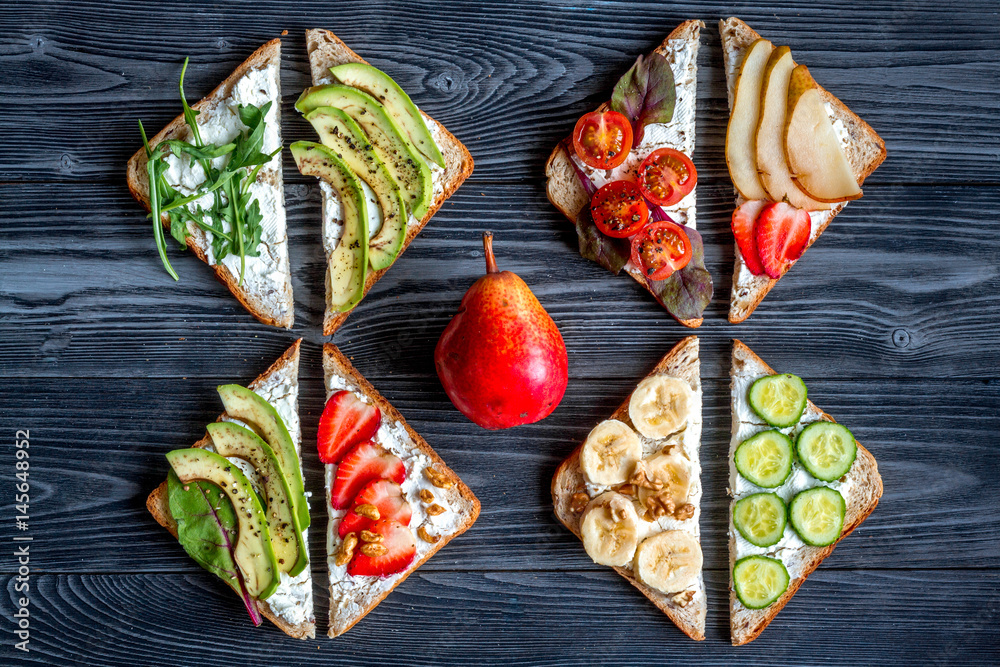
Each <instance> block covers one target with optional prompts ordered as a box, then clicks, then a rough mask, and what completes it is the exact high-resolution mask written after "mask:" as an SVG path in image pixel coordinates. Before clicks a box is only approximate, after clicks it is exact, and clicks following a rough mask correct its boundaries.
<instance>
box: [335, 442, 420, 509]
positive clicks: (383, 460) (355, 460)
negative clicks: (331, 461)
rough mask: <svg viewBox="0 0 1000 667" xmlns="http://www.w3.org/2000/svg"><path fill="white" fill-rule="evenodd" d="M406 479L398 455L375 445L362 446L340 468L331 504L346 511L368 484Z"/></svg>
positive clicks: (355, 448) (365, 443) (341, 463)
mask: <svg viewBox="0 0 1000 667" xmlns="http://www.w3.org/2000/svg"><path fill="white" fill-rule="evenodd" d="M405 478H406V468H404V467H403V462H402V461H401V460H400V458H399V457H398V456H395V455H393V454H390V453H389V452H387V451H385V450H384V449H382V448H381V447H379V446H378V445H376V444H375V443H374V442H362V443H359V444H357V445H355V446H354V449H352V450H351V451H349V452H347V453H346V454H344V458H342V459H341V460H340V463H339V464H338V465H337V476H336V477H335V478H334V480H333V490H332V491H331V492H330V504H331V505H333V507H334V508H335V509H338V510H342V509H347V508H348V507H349V506H350V504H351V501H352V500H354V498H355V497H356V496H357V495H358V492H359V491H361V489H363V488H364V487H365V485H366V484H368V482H371V481H373V480H378V479H387V480H389V481H392V482H396V483H397V484H401V483H402V482H403V480H404V479H405Z"/></svg>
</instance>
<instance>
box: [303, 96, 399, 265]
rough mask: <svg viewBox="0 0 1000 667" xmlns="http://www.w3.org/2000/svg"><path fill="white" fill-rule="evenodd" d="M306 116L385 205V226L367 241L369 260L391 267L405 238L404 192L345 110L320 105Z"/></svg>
mask: <svg viewBox="0 0 1000 667" xmlns="http://www.w3.org/2000/svg"><path fill="white" fill-rule="evenodd" d="M305 118H306V120H307V121H309V122H310V123H311V124H312V126H313V129H315V130H316V133H317V134H319V140H320V141H321V142H323V145H324V146H326V147H327V148H330V149H331V150H333V151H334V152H335V153H336V154H337V156H338V157H340V158H341V159H343V161H344V162H345V163H346V164H347V166H348V167H350V168H351V170H352V171H354V173H355V174H356V175H357V176H358V178H360V179H361V180H362V181H364V182H365V183H367V184H368V185H369V187H371V189H372V191H373V192H374V193H375V196H376V197H377V198H378V203H379V206H380V207H381V208H382V227H381V228H380V229H379V230H378V231H377V232H375V234H374V236H372V237H371V240H370V241H369V242H368V262H369V263H370V264H371V266H372V268H373V269H375V270H376V271H379V270H381V269H385V268H388V267H389V265H390V264H392V263H393V261H395V259H396V255H398V254H399V249H400V248H401V247H402V246H403V241H404V239H406V203H405V202H404V201H403V193H402V192H401V191H400V189H399V186H398V185H396V181H394V180H393V178H392V175H391V174H390V173H389V170H388V169H386V167H385V165H384V164H382V161H381V160H379V159H378V156H377V155H376V154H375V149H374V148H373V147H372V144H371V142H370V141H369V140H368V137H367V135H365V133H364V131H363V130H362V129H361V128H360V127H359V126H358V124H357V123H355V122H354V120H353V119H352V118H351V117H350V116H348V115H347V113H346V112H344V111H343V110H341V109H338V108H336V107H317V108H315V109H313V110H312V111H310V112H309V113H307V114H306V116H305ZM369 231H370V230H369Z"/></svg>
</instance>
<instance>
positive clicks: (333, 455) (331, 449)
mask: <svg viewBox="0 0 1000 667" xmlns="http://www.w3.org/2000/svg"><path fill="white" fill-rule="evenodd" d="M381 423H382V411H381V410H379V409H378V406H377V405H369V404H368V403H365V402H364V401H362V400H361V399H360V398H358V397H357V396H356V395H355V394H354V392H353V391H346V390H345V391H338V392H337V393H336V394H334V395H333V396H331V397H330V400H328V401H327V402H326V407H325V408H323V416H322V417H320V418H319V432H318V433H317V434H316V445H317V447H318V449H319V460H320V461H322V462H323V463H336V462H337V461H339V460H340V459H341V457H343V456H344V454H345V453H346V452H347V450H348V449H350V448H351V447H353V446H354V445H356V444H358V443H359V442H364V441H365V440H371V439H372V438H373V437H375V433H376V432H377V431H378V427H379V425H380V424H381Z"/></svg>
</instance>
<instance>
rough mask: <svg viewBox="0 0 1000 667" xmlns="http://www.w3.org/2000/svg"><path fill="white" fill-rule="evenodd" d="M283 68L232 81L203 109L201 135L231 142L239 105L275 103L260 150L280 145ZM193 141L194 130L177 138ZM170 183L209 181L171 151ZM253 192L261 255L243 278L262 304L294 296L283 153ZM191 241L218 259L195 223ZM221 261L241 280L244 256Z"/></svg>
mask: <svg viewBox="0 0 1000 667" xmlns="http://www.w3.org/2000/svg"><path fill="white" fill-rule="evenodd" d="M278 77H279V69H278V66H277V65H276V64H273V63H272V64H268V65H265V66H263V67H260V68H256V69H251V70H249V71H248V72H247V73H246V74H244V75H243V76H242V77H241V78H240V79H238V80H237V81H236V82H235V83H234V84H233V86H232V90H231V91H230V94H229V96H228V97H227V98H226V99H224V100H220V101H218V102H216V103H215V104H214V105H213V106H210V107H208V108H205V109H202V111H201V113H200V114H199V116H198V117H199V118H201V119H204V122H199V123H198V130H199V133H200V134H201V137H202V140H203V141H204V142H205V143H209V144H225V143H228V142H230V141H232V140H233V139H234V138H235V137H237V136H238V135H239V133H240V132H241V131H242V130H245V129H246V127H245V126H244V125H243V123H242V121H240V117H239V105H241V104H243V105H254V106H258V107H259V106H263V105H264V104H266V103H267V102H271V103H272V104H271V108H270V109H269V110H268V112H267V115H266V116H265V128H264V138H263V146H262V149H261V150H262V152H264V153H271V152H273V151H275V150H276V149H278V148H279V147H280V146H281V127H280V121H279V112H280V108H281V91H280V83H279V78H278ZM178 138H180V139H183V140H185V141H191V140H192V139H193V137H192V136H191V132H190V129H187V130H186V133H185V134H184V135H183V136H180V137H178ZM166 159H167V163H168V170H167V172H166V179H167V182H168V183H169V184H170V185H171V186H172V187H174V188H175V189H176V190H178V191H179V192H181V193H183V194H192V193H194V192H195V191H196V190H197V188H198V186H199V185H201V183H203V182H204V180H205V172H204V170H203V169H202V166H201V165H200V164H198V163H197V162H193V161H192V160H190V158H189V157H188V156H186V155H184V156H180V157H178V156H175V155H169V156H167V158H166ZM227 159H228V157H226V156H223V157H221V158H216V159H215V161H214V163H213V164H214V166H216V167H220V166H221V165H222V164H223V163H224V161H225V160H227ZM250 192H251V193H252V194H253V197H254V198H255V199H256V200H257V202H258V203H259V206H260V212H261V216H262V217H263V221H262V222H261V227H262V233H261V240H260V244H259V245H258V246H257V248H256V250H257V252H258V253H259V256H258V257H249V256H248V257H246V270H245V272H244V277H243V289H244V290H245V291H246V292H247V293H249V294H253V295H256V296H259V297H261V301H262V302H264V303H275V304H282V305H283V304H285V303H287V302H288V301H290V300H291V274H290V269H289V263H288V239H287V228H286V224H285V206H284V185H283V181H282V176H281V156H280V154H279V155H277V156H275V157H274V158H273V159H272V160H271V161H270V162H268V163H267V164H266V165H265V166H264V167H263V168H262V169H261V170H260V173H259V174H258V176H257V180H256V181H255V182H254V183H252V184H251V185H250ZM213 196H214V195H212V194H207V195H205V196H203V197H201V198H199V199H197V200H195V201H194V202H191V203H190V204H188V207H189V208H191V209H192V210H194V208H195V207H197V206H201V207H202V208H203V209H206V210H207V209H209V208H210V207H211V205H212V201H213V199H212V198H213ZM222 224H223V227H224V228H225V229H226V231H227V232H228V231H230V227H229V223H227V222H226V221H222ZM188 232H189V233H190V235H191V237H192V238H190V239H189V242H191V243H193V244H194V245H197V246H198V247H200V248H202V249H203V250H204V251H205V255H206V259H207V260H208V263H209V264H211V265H218V264H219V262H218V260H217V258H216V257H215V253H214V252H213V250H212V242H211V241H212V234H211V232H206V231H204V230H202V229H201V228H199V227H196V226H195V225H194V224H193V223H188ZM221 264H222V266H223V267H224V268H225V270H226V271H227V272H228V273H230V274H231V276H232V277H233V279H234V281H237V280H239V275H240V257H239V255H236V254H232V253H231V254H229V255H226V257H224V258H223V259H222V262H221Z"/></svg>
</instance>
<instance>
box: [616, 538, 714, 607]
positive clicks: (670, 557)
mask: <svg viewBox="0 0 1000 667" xmlns="http://www.w3.org/2000/svg"><path fill="white" fill-rule="evenodd" d="M701 564H702V555H701V545H700V544H698V540H696V539H695V538H694V537H693V536H692V535H691V534H689V533H686V532H684V531H683V530H668V531H665V532H662V533H657V534H656V535H652V536H650V537H647V538H646V539H645V540H643V541H642V544H640V545H639V548H638V549H636V550H635V562H634V563H633V565H632V567H633V568H634V570H635V576H636V577H638V578H639V581H641V582H642V583H644V584H646V585H647V586H649V587H650V588H655V589H656V590H658V591H661V592H663V593H676V592H678V591H682V590H684V589H685V588H687V587H689V586H691V585H692V584H693V583H695V582H696V581H697V580H698V574H699V573H700V572H701Z"/></svg>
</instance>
